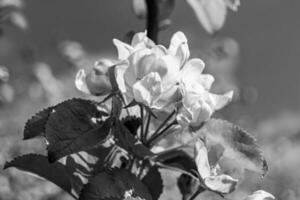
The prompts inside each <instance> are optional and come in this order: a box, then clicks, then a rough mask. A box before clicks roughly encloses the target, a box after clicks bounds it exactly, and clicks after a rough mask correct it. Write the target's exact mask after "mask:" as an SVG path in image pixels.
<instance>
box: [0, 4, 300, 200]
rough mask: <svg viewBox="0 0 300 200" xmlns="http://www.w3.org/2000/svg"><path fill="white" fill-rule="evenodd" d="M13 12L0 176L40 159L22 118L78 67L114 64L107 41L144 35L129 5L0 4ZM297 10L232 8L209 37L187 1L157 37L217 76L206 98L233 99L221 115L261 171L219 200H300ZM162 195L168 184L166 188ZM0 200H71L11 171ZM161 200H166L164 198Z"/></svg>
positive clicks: (2, 46) (51, 97)
mask: <svg viewBox="0 0 300 200" xmlns="http://www.w3.org/2000/svg"><path fill="white" fill-rule="evenodd" d="M1 4H3V5H5V4H13V5H14V9H12V13H13V15H12V17H10V18H9V20H7V23H6V22H5V23H4V22H2V21H0V27H1V29H0V79H1V81H0V167H1V168H2V166H3V164H4V163H5V161H6V160H11V159H12V158H13V157H14V156H16V155H21V154H25V153H28V152H41V151H45V149H44V145H43V142H42V141H39V140H34V141H25V142H23V141H22V137H23V127H24V124H25V122H26V121H27V119H28V118H30V117H31V116H32V115H33V114H34V113H36V112H37V111H38V110H41V109H42V108H43V107H46V106H49V105H53V104H56V103H59V102H60V101H62V100H65V99H68V98H72V97H85V98H90V97H89V96H84V95H83V94H82V93H80V92H78V91H77V90H76V89H75V85H74V78H75V74H76V72H77V71H78V69H80V68H87V69H88V68H91V67H92V66H93V63H94V62H95V61H97V60H99V59H101V58H116V49H115V47H114V46H113V43H112V39H113V38H118V39H121V40H124V41H127V40H128V39H127V36H128V35H129V34H127V33H129V32H130V31H133V32H139V31H144V30H145V21H144V20H139V19H137V18H136V16H135V15H134V13H133V12H132V5H131V4H132V2H131V0H109V1H108V0H101V1H100V0H89V1H84V0H63V1H62V0H52V1H45V0H44V1H38V0H26V1H17V0H2V1H1V0H0V5H1ZM299 9H300V1H298V0H286V1H282V0H264V1H261V0H251V1H246V0H242V1H241V6H240V8H239V10H238V12H229V13H228V16H227V19H226V22H225V25H224V27H223V29H222V30H221V31H219V32H218V33H217V34H215V35H213V36H212V35H209V34H207V33H206V31H205V30H204V29H203V27H202V26H201V25H200V24H199V22H198V20H197V18H196V17H195V15H194V13H193V11H192V10H191V8H190V7H189V5H188V4H187V3H186V1H182V0H177V1H176V5H175V9H174V11H173V13H172V15H171V17H170V19H171V20H172V24H171V25H170V27H169V28H168V29H166V30H162V31H161V32H160V35H159V43H161V44H164V45H166V46H168V44H169V40H170V38H171V36H172V34H173V33H175V32H176V31H178V30H180V31H183V32H184V33H185V34H186V36H187V38H188V40H189V46H190V49H191V53H192V57H200V58H202V59H203V60H204V61H205V62H206V64H207V66H206V73H211V74H213V75H214V76H215V77H216V82H215V85H214V88H213V90H214V91H215V92H220V93H221V92H225V91H228V90H230V89H234V90H235V100H234V102H233V103H232V104H231V105H230V106H228V107H227V108H226V109H225V110H224V111H223V112H222V113H217V115H219V116H222V117H224V118H226V119H228V120H229V121H232V122H235V123H237V124H240V125H241V126H243V127H245V128H246V129H247V130H249V131H251V132H253V133H254V134H255V135H256V136H257V137H258V141H259V144H260V145H261V146H262V148H263V150H264V152H265V154H266V158H267V160H268V162H269V165H270V171H269V173H268V175H267V177H266V179H264V180H263V181H258V183H254V182H256V181H252V180H250V178H248V180H245V183H244V182H243V183H242V184H241V188H240V190H238V191H236V192H235V193H233V194H232V195H231V196H230V197H228V199H237V198H238V196H239V195H242V194H243V195H244V194H248V193H249V191H254V190H255V189H257V188H263V189H265V190H267V191H269V192H271V193H273V194H274V195H275V196H276V197H277V198H278V199H285V200H298V199H300V172H299V170H298V169H299V166H300V159H299V153H300V112H299V106H300V89H299V83H300V82H299V80H300V68H299V67H298V65H299V63H300V39H299V36H300V21H299V20H298V19H300V12H299ZM0 17H2V16H1V14H0ZM166 184H169V187H168V188H172V187H173V185H174V184H175V183H172V181H169V182H167V183H166ZM172 184H173V185H172ZM0 199H5V200H6V199H28V200H29V199H30V200H33V199H36V200H38V199H71V198H70V197H68V195H66V194H64V193H63V192H62V191H61V190H60V189H58V188H57V187H56V186H54V185H53V184H51V183H49V182H47V181H44V180H41V179H38V178H35V177H31V176H27V175H24V173H21V172H19V171H17V170H14V169H9V170H5V171H2V170H1V172H0ZM165 199H168V198H167V197H165Z"/></svg>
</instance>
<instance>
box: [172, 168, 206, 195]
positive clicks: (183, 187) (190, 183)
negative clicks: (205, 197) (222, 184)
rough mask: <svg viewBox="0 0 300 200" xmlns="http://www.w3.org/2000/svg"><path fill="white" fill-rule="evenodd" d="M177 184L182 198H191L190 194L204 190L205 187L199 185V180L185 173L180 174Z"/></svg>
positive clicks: (196, 193)
mask: <svg viewBox="0 0 300 200" xmlns="http://www.w3.org/2000/svg"><path fill="white" fill-rule="evenodd" d="M177 186H178V188H179V191H180V192H181V194H182V200H188V199H191V197H192V196H194V195H198V194H200V193H201V192H204V191H205V189H204V188H203V187H201V186H200V184H199V181H198V180H197V179H195V178H192V177H191V176H189V175H187V174H181V175H180V177H179V178H178V180H177Z"/></svg>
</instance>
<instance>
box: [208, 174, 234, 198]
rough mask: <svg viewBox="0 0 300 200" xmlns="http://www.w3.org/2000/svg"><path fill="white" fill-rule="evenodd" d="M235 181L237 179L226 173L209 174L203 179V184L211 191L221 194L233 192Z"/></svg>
mask: <svg viewBox="0 0 300 200" xmlns="http://www.w3.org/2000/svg"><path fill="white" fill-rule="evenodd" d="M237 183H238V180H237V179H234V178H232V177H231V176H228V175H226V174H221V175H218V176H210V177H207V178H205V179H204V184H205V186H206V187H208V188H209V189H210V190H212V191H215V192H219V193H222V194H228V193H231V192H233V191H234V190H235V189H236V186H237Z"/></svg>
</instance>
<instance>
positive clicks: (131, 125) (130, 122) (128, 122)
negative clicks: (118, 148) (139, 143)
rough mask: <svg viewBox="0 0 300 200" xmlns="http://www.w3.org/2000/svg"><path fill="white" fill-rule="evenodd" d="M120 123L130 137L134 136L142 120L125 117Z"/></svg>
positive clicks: (134, 117)
mask: <svg viewBox="0 0 300 200" xmlns="http://www.w3.org/2000/svg"><path fill="white" fill-rule="evenodd" d="M121 122H122V124H123V125H124V126H125V127H126V128H127V129H128V130H129V132H130V133H131V134H132V135H134V136H136V134H137V130H138V128H139V127H140V126H141V124H142V119H141V118H140V117H136V116H127V117H125V118H124V119H122V121H121Z"/></svg>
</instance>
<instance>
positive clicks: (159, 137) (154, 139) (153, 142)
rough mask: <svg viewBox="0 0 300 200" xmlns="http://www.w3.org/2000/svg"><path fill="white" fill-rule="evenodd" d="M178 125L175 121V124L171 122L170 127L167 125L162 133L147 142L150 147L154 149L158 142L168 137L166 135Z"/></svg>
mask: <svg viewBox="0 0 300 200" xmlns="http://www.w3.org/2000/svg"><path fill="white" fill-rule="evenodd" d="M175 124H177V121H176V120H174V121H173V122H171V123H170V124H169V125H167V126H166V127H165V128H164V129H163V130H162V131H161V132H159V133H158V134H156V135H154V136H153V137H152V138H151V139H149V141H148V142H147V145H149V147H152V146H153V145H154V144H155V143H157V141H159V140H160V139H161V138H162V137H164V136H166V134H164V133H165V132H166V131H167V130H168V129H169V128H171V127H172V126H173V125H175Z"/></svg>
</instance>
